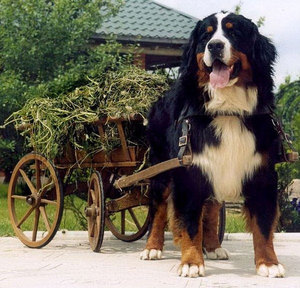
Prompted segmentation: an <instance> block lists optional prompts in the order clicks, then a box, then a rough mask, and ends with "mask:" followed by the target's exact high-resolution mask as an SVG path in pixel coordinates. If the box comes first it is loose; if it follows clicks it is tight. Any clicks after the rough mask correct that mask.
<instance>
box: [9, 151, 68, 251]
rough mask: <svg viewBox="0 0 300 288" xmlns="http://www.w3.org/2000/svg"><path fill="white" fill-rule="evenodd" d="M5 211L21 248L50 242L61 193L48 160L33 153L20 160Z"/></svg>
mask: <svg viewBox="0 0 300 288" xmlns="http://www.w3.org/2000/svg"><path fill="white" fill-rule="evenodd" d="M8 210H9V216H10V221H11V224H12V227H13V229H14V231H15V233H16V235H17V236H18V238H19V239H20V240H21V241H22V242H23V243H24V244H25V245H27V246H28V247H30V248H41V247H43V246H45V245H47V244H48V243H49V242H50V241H51V240H52V238H53V237H54V236H55V234H56V232H57V230H58V228H59V224H60V221H61V217H62V212H63V191H62V185H61V182H60V179H59V177H58V174H57V171H56V169H55V168H54V166H53V164H52V163H51V162H50V161H49V160H47V159H46V158H45V157H43V156H41V155H39V154H37V153H30V154H27V155H25V156H24V157H23V158H21V160H20V161H19V162H18V164H17V165H16V166H15V168H14V170H13V173H12V176H11V180H10V182H9V187H8ZM25 231H27V232H25Z"/></svg>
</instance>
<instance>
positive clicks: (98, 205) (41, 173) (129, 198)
mask: <svg viewBox="0 0 300 288" xmlns="http://www.w3.org/2000/svg"><path fill="white" fill-rule="evenodd" d="M142 120H143V119H142V118H141V117H140V116H138V115H133V116H132V117H130V119H123V118H105V119H101V120H98V121H96V122H95V123H94V124H95V125H96V127H97V130H98V133H99V135H100V137H105V130H106V125H107V124H108V123H110V124H111V123H114V124H115V125H116V127H117V130H118V136H119V138H120V142H121V147H120V148H118V149H115V150H113V151H112V152H111V153H109V154H106V153H104V152H99V153H97V154H95V155H94V156H93V157H92V158H89V157H85V156H82V155H80V153H76V154H75V155H76V157H74V156H73V157H70V156H68V155H66V156H65V157H63V158H60V159H55V160H54V161H53V162H52V161H50V160H49V159H46V158H45V157H44V156H42V155H40V154H38V153H36V152H32V153H30V154H27V155H25V156H24V157H23V158H21V160H20V161H19V162H18V164H17V165H16V166H15V168H14V170H13V173H12V177H11V181H10V183H9V189H8V206H9V214H10V219H11V223H12V226H13V229H14V231H15V233H16V235H17V236H18V238H19V239H20V240H21V241H22V242H23V243H24V244H25V245H27V246H28V247H31V248H41V247H43V246H45V245H47V244H48V243H49V242H50V241H51V240H52V239H53V237H54V236H55V234H56V232H57V230H58V228H59V225H60V221H61V218H62V214H63V204H64V196H66V195H69V194H71V193H73V191H74V190H75V188H76V189H77V190H78V189H79V190H81V191H82V192H84V193H87V206H86V208H85V214H86V217H87V220H88V237H89V242H90V246H91V248H92V250H93V251H95V252H98V251H99V250H100V247H101V245H102V241H103V234H104V229H105V226H107V227H108V229H109V230H110V231H111V232H112V233H113V234H114V235H115V236H116V237H117V238H118V239H121V240H123V241H135V240H137V239H140V238H141V237H142V236H143V235H144V234H145V233H146V232H147V228H148V224H149V220H150V219H149V208H148V204H149V199H148V190H149V179H150V178H151V177H153V176H155V175H157V174H159V173H162V172H164V171H167V170H170V169H174V168H176V167H180V166H189V165H191V163H192V157H191V155H184V156H183V158H182V159H181V160H180V161H179V159H178V158H174V159H171V160H168V161H165V162H162V163H159V164H157V165H154V166H152V167H149V168H146V169H144V170H141V171H140V172H137V173H134V171H135V170H136V169H137V168H138V167H139V166H140V165H141V163H142V161H143V159H144V154H145V152H146V149H145V147H139V146H129V145H128V143H127V141H126V137H125V132H124V125H125V124H128V122H127V121H130V123H135V125H136V124H139V125H142ZM72 155H74V154H72ZM76 168H79V169H85V168H91V169H93V171H94V172H93V173H92V174H91V177H90V180H89V183H88V184H86V183H75V184H68V181H67V184H63V183H62V182H63V181H62V180H63V179H66V177H68V175H70V174H71V171H72V170H74V169H76ZM137 215H138V216H137ZM30 218H31V219H32V221H33V223H34V224H33V227H28V225H27V222H29V219H30ZM117 222H118V223H117ZM128 226H130V229H129V228H128ZM224 229H225V206H224V205H223V207H222V209H221V211H220V217H219V239H220V242H222V240H223V236H224ZM128 230H129V231H128Z"/></svg>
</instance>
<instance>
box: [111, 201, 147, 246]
mask: <svg viewBox="0 0 300 288" xmlns="http://www.w3.org/2000/svg"><path fill="white" fill-rule="evenodd" d="M129 201H130V200H129ZM107 210H109V209H108V208H107ZM105 220H106V221H105V223H106V226H107V227H108V228H109V230H110V231H111V232H112V234H113V235H114V236H116V237H117V238H118V239H120V240H122V241H125V242H132V241H136V240H138V239H140V238H141V237H143V236H144V235H145V234H146V232H147V230H148V226H149V222H150V214H149V206H148V205H145V203H144V205H136V206H134V207H128V208H126V209H123V210H121V211H118V212H115V213H112V214H107V215H106V218H105Z"/></svg>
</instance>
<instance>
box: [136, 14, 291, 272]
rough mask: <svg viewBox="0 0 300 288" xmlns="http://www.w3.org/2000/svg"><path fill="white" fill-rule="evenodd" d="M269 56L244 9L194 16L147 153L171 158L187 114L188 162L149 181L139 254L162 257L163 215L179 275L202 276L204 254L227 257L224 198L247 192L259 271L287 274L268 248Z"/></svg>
mask: <svg viewBox="0 0 300 288" xmlns="http://www.w3.org/2000/svg"><path fill="white" fill-rule="evenodd" d="M275 58H276V50H275V47H274V45H273V44H272V42H271V41H270V40H269V39H268V38H266V37H265V36H263V35H261V34H260V33H259V31H258V28H257V26H256V25H255V24H254V23H253V22H252V21H251V20H249V19H247V18H245V17H243V16H241V15H236V14H233V13H225V12H221V13H217V14H213V15H211V16H208V17H206V18H205V19H203V20H202V21H199V22H198V23H197V25H196V27H195V28H194V30H193V31H192V32H191V35H190V39H189V43H188V45H187V47H186V49H185V51H184V53H183V59H182V65H181V67H180V70H179V73H180V74H179V78H178V80H177V81H176V83H175V85H174V87H173V88H172V89H171V91H170V92H169V93H167V94H166V95H165V96H164V97H162V98H161V99H159V100H158V101H157V102H156V103H155V104H154V105H153V107H152V109H151V111H150V113H149V123H148V137H149V142H150V148H151V151H150V161H151V163H152V164H157V163H160V162H162V161H166V160H168V159H171V158H174V157H177V155H178V152H179V145H178V141H179V138H180V137H181V135H182V125H183V122H184V121H186V120H188V121H189V128H190V146H191V150H192V155H193V158H192V159H193V160H192V165H191V166H189V167H180V168H176V169H173V170H171V171H169V172H164V173H162V174H159V175H158V176H155V178H153V179H152V180H151V186H150V194H151V195H150V198H151V205H150V211H151V215H152V224H151V227H150V230H149V237H148V240H147V244H146V248H145V250H144V251H143V252H142V253H141V259H160V258H161V255H162V249H163V243H164V229H165V226H166V223H167V218H168V217H167V216H169V223H170V228H171V230H172V232H173V237H174V242H175V243H177V244H179V245H180V248H181V254H182V256H181V265H180V266H179V269H178V274H179V275H180V276H184V277H198V276H204V273H205V271H204V270H205V269H204V257H203V252H204V253H205V254H206V257H207V258H209V259H228V257H229V255H228V251H227V250H225V249H223V248H222V247H221V245H220V243H219V240H218V235H217V225H218V220H217V219H218V213H219V209H220V205H221V204H220V203H221V202H222V201H236V200H239V199H243V200H244V214H245V218H246V224H247V228H248V229H249V231H251V232H252V233H253V243H254V251H255V265H256V271H257V274H258V275H261V276H266V277H283V276H284V273H285V271H284V268H283V266H282V265H281V264H280V263H279V262H278V260H277V257H276V254H275V252H274V247H273V233H274V230H275V228H276V223H277V217H278V203H277V174H276V172H275V169H274V166H275V163H276V161H277V157H278V156H277V155H278V149H279V148H278V147H279V145H280V140H279V137H278V133H277V132H276V130H275V128H274V126H273V124H272V118H271V116H270V111H271V110H272V109H274V95H273V92H272V89H273V79H272V75H273V67H272V66H273V63H274V60H275ZM167 206H168V207H167ZM167 208H168V209H167ZM167 210H168V212H169V213H167ZM167 214H168V215H167Z"/></svg>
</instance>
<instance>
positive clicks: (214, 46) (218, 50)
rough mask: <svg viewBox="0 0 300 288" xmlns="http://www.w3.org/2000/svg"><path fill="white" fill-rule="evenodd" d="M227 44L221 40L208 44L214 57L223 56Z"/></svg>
mask: <svg viewBox="0 0 300 288" xmlns="http://www.w3.org/2000/svg"><path fill="white" fill-rule="evenodd" d="M224 47H225V43H224V42H222V41H220V40H212V41H210V42H209V43H208V46H207V48H208V50H209V52H210V53H211V54H212V55H213V56H221V54H222V52H223V50H224Z"/></svg>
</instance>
